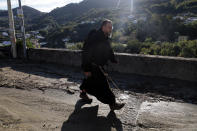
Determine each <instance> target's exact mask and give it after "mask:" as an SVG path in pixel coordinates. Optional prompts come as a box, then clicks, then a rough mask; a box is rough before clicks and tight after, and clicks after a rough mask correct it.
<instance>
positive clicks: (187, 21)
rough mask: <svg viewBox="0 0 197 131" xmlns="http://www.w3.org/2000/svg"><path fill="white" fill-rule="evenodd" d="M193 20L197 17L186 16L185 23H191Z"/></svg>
mask: <svg viewBox="0 0 197 131" xmlns="http://www.w3.org/2000/svg"><path fill="white" fill-rule="evenodd" d="M193 21H197V17H189V18H187V20H186V21H185V23H186V24H188V23H192V22H193Z"/></svg>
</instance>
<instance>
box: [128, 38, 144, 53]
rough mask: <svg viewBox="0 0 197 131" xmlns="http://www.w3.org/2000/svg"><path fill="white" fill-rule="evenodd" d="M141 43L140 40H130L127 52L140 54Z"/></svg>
mask: <svg viewBox="0 0 197 131" xmlns="http://www.w3.org/2000/svg"><path fill="white" fill-rule="evenodd" d="M140 50H141V43H140V42H139V41H138V40H130V41H129V42H128V43H127V48H126V52H128V53H137V54H138V53H140Z"/></svg>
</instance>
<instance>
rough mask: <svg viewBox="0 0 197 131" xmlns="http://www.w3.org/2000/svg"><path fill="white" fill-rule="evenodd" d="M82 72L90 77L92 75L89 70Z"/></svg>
mask: <svg viewBox="0 0 197 131" xmlns="http://www.w3.org/2000/svg"><path fill="white" fill-rule="evenodd" d="M84 74H85V76H86V77H90V76H91V75H92V73H91V72H84Z"/></svg>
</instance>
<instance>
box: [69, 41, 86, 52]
mask: <svg viewBox="0 0 197 131" xmlns="http://www.w3.org/2000/svg"><path fill="white" fill-rule="evenodd" d="M82 48H83V43H82V42H78V43H76V44H74V45H70V46H67V49H70V50H81V49H82Z"/></svg>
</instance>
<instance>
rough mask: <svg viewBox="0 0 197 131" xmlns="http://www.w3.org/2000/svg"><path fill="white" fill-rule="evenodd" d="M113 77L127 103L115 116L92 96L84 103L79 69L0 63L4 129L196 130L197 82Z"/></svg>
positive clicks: (1, 128) (1, 127)
mask: <svg viewBox="0 0 197 131" xmlns="http://www.w3.org/2000/svg"><path fill="white" fill-rule="evenodd" d="M111 75H112V77H113V78H114V80H115V81H116V82H117V84H118V85H119V87H120V88H121V90H117V89H113V91H114V93H115V94H116V96H117V100H118V101H121V102H125V103H126V105H125V107H124V108H123V109H121V110H120V111H115V113H113V112H110V109H109V107H108V105H105V104H102V103H100V102H99V101H97V100H96V99H95V98H94V97H93V96H90V97H92V98H93V103H92V104H86V103H84V102H83V101H81V100H80V99H79V97H78V96H79V89H78V87H79V85H80V82H81V80H82V78H83V75H82V73H81V71H80V70H79V69H76V68H71V67H63V66H60V65H53V64H44V63H30V62H24V61H21V60H0V131H45V130H46V131H93V130H94V131H132V130H136V131H155V130H158V131H161V130H178V131H179V130H183V131H185V130H187V131H196V129H197V86H196V83H192V82H186V81H179V80H174V79H165V78H154V77H151V78H150V77H143V76H137V75H126V74H117V73H114V74H111Z"/></svg>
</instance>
